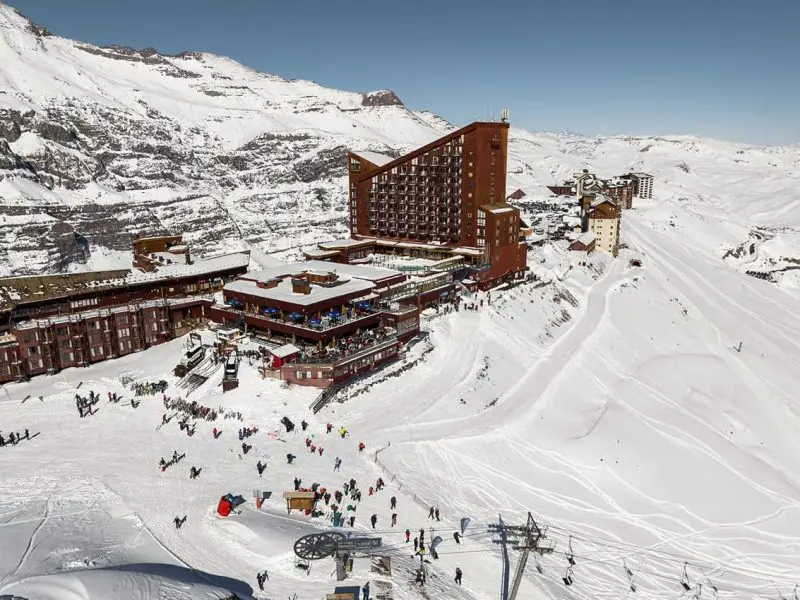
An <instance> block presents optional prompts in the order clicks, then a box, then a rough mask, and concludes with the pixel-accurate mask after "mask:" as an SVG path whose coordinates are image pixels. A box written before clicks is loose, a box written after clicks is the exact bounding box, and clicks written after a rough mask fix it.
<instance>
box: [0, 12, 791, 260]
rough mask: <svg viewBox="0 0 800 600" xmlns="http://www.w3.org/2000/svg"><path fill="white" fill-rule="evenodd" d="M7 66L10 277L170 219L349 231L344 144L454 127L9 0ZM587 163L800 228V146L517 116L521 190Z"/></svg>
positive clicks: (536, 189) (267, 239) (533, 193)
mask: <svg viewBox="0 0 800 600" xmlns="http://www.w3.org/2000/svg"><path fill="white" fill-rule="evenodd" d="M0 63H2V69H0V215H2V221H0V228H2V235H0V244H1V245H2V248H3V249H4V250H8V251H12V250H13V252H6V253H2V254H0V275H8V274H24V273H37V272H56V271H60V270H69V269H86V268H98V267H100V268H101V267H104V266H111V265H114V266H116V265H117V263H118V262H119V261H120V260H125V259H126V258H127V250H128V248H129V241H130V239H131V237H132V236H136V235H139V234H142V233H154V232H158V231H164V230H169V231H173V232H183V233H186V234H187V238H188V239H189V240H190V241H191V242H192V243H193V244H194V245H195V246H198V247H199V248H200V249H202V250H206V251H214V250H218V249H222V248H225V249H229V248H241V247H249V246H251V245H252V246H257V247H260V248H261V249H263V250H266V251H275V250H284V249H292V248H297V247H299V246H300V245H304V244H308V243H310V242H313V241H315V240H317V239H319V238H320V237H323V238H324V237H328V238H330V237H336V236H342V235H346V233H347V230H346V227H345V218H344V217H345V212H346V204H345V197H346V196H345V180H346V174H345V160H344V157H345V152H346V149H347V148H354V149H361V150H364V149H372V150H377V151H381V152H386V153H400V152H403V151H407V150H409V149H410V148H413V147H415V146H418V145H420V144H423V143H426V142H428V141H430V140H432V139H435V138H436V137H439V136H440V135H442V133H443V132H444V131H447V130H448V129H449V128H450V127H451V125H450V124H449V123H447V122H446V121H444V120H443V119H441V118H440V117H438V116H436V115H434V114H432V113H430V112H414V111H412V110H409V109H408V108H407V107H405V106H404V105H403V104H402V102H401V101H400V100H399V99H398V98H397V96H396V95H394V94H393V93H392V92H389V91H386V90H383V91H376V92H371V93H366V94H361V93H354V92H344V91H339V90H333V89H328V88H324V87H321V86H319V85H317V84H315V83H312V82H309V81H297V80H291V81H288V80H284V79H281V78H280V77H276V76H274V75H269V74H265V73H259V72H256V71H254V70H252V69H249V68H247V67H245V66H243V65H241V64H239V63H236V62H235V61H232V60H230V59H228V58H225V57H221V56H216V55H213V54H208V53H194V52H183V53H181V54H178V55H175V56H165V55H162V54H159V53H158V52H156V51H155V50H152V49H144V50H134V49H131V48H125V47H117V46H114V47H106V48H99V47H97V46H92V45H90V44H85V43H82V42H78V41H73V40H68V39H64V38H61V37H57V36H54V35H52V34H50V33H49V32H48V31H47V30H45V29H44V28H42V27H40V26H38V25H35V24H33V23H32V22H30V21H29V20H28V19H26V18H25V17H23V16H22V15H20V14H19V13H17V12H16V11H15V10H14V9H12V8H10V7H8V6H6V5H3V4H0ZM512 121H513V115H512ZM587 166H588V167H590V168H592V169H594V170H596V171H597V172H598V174H599V175H611V174H615V173H620V172H622V171H624V170H625V169H629V168H636V169H643V170H647V171H651V172H653V173H654V174H655V175H656V181H657V184H656V189H657V190H658V192H657V193H658V197H660V198H664V199H668V198H670V197H672V196H674V197H675V198H687V199H688V200H689V201H690V202H692V203H699V204H702V205H706V206H713V207H721V208H724V209H725V210H730V211H731V212H732V213H735V214H738V215H740V216H742V217H745V218H747V219H750V220H752V222H753V224H754V225H765V226H774V225H776V224H777V223H780V224H782V225H797V219H798V217H797V216H796V215H797V211H796V210H795V209H796V207H797V203H798V200H797V197H796V194H795V192H794V190H796V189H798V177H800V175H798V172H800V150H799V149H798V148H796V147H793V148H788V147H787V148H761V147H750V146H744V145H739V144H731V143H727V142H717V141H713V140H702V139H696V138H687V137H677V138H646V139H640V138H622V137H616V138H605V139H589V138H585V137H581V136H578V135H574V134H568V133H559V134H542V133H530V132H527V131H524V130H520V129H516V128H512V131H511V136H510V161H509V171H510V177H509V183H508V188H509V190H508V191H509V192H511V191H513V190H514V189H516V188H518V187H521V188H523V189H525V190H526V192H527V193H528V200H535V199H536V198H537V197H538V196H544V195H546V193H547V191H546V190H545V188H544V187H543V186H544V185H547V184H550V183H553V182H555V181H556V180H558V179H560V178H562V177H566V176H570V175H571V174H572V172H573V171H574V170H576V169H579V168H583V167H587ZM752 181H759V182H760V185H761V189H759V190H749V189H748V188H747V186H748V185H750V182H752ZM743 192H747V193H743ZM750 192H752V193H755V192H758V193H760V194H761V195H763V196H765V197H767V199H766V201H764V202H758V203H756V204H753V203H752V202H751V201H750V198H751V194H750ZM748 237H749V232H747V231H744V232H741V231H737V233H736V236H735V237H734V238H733V239H731V241H730V244H729V245H730V247H734V246H736V245H738V244H742V243H744V242H746V241H747V239H748ZM86 263H88V264H86Z"/></svg>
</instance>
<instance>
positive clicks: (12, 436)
mask: <svg viewBox="0 0 800 600" xmlns="http://www.w3.org/2000/svg"><path fill="white" fill-rule="evenodd" d="M8 441H9V442H11V443H12V444H16V443H17V440H16V438H14V432H13V431H12V432H11V433H9V434H8Z"/></svg>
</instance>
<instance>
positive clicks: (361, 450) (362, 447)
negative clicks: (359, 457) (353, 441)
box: [358, 442, 366, 452]
mask: <svg viewBox="0 0 800 600" xmlns="http://www.w3.org/2000/svg"><path fill="white" fill-rule="evenodd" d="M364 448H366V446H365V445H364V442H358V451H359V452H363V451H364Z"/></svg>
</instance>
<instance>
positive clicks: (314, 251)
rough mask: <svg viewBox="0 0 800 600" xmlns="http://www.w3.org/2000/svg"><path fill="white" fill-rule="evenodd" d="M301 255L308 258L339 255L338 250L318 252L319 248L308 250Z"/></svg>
mask: <svg viewBox="0 0 800 600" xmlns="http://www.w3.org/2000/svg"><path fill="white" fill-rule="evenodd" d="M303 254H305V255H306V256H308V257H310V258H312V259H313V258H328V257H331V256H336V255H337V254H339V251H338V250H320V249H319V248H309V249H308V250H303Z"/></svg>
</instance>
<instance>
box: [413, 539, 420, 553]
mask: <svg viewBox="0 0 800 600" xmlns="http://www.w3.org/2000/svg"><path fill="white" fill-rule="evenodd" d="M417 550H419V540H418V539H417V538H414V553H415V554H416V552H417Z"/></svg>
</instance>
